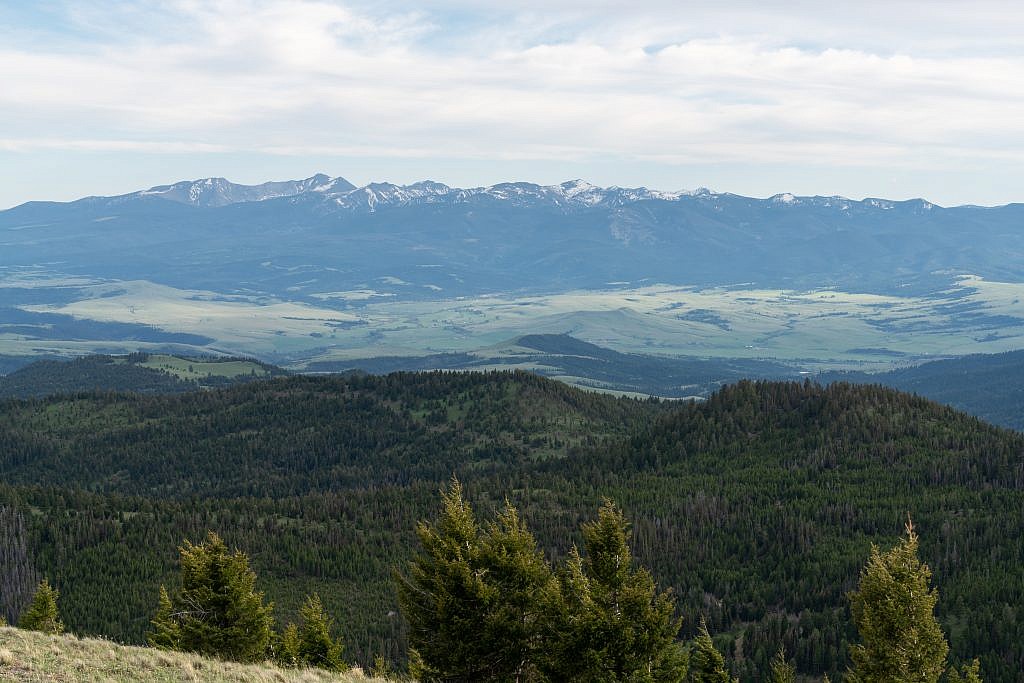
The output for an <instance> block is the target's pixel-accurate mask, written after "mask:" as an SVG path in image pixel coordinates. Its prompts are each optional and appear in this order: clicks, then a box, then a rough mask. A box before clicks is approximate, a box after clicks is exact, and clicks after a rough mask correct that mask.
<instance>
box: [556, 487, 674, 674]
mask: <svg viewBox="0 0 1024 683" xmlns="http://www.w3.org/2000/svg"><path fill="white" fill-rule="evenodd" d="M628 533H629V524H628V522H627V521H626V519H625V517H624V516H623V514H622V512H621V511H619V510H618V509H617V508H616V507H615V505H614V504H613V503H611V502H610V501H606V502H605V504H604V505H603V506H602V507H601V509H600V510H599V511H598V518H597V520H596V521H593V522H589V523H587V524H584V526H583V538H584V548H585V550H586V557H585V558H581V557H580V554H579V552H578V551H577V550H576V548H573V549H572V551H571V552H570V554H569V559H568V560H567V561H566V564H565V566H564V567H563V568H562V569H561V571H560V572H559V577H558V581H557V582H556V584H555V586H556V588H557V592H556V594H554V595H552V596H551V599H552V603H551V605H552V608H553V609H552V610H551V612H552V614H551V619H550V621H549V629H550V632H549V634H548V636H549V637H548V640H549V643H550V644H549V645H548V646H547V648H546V654H547V655H548V656H547V657H545V658H544V661H543V664H542V669H543V670H544V673H545V674H546V675H547V676H548V677H549V678H550V679H551V680H557V681H581V682H582V681H598V680H600V681H610V682H611V681H636V682H640V681H652V682H653V681H658V682H662V681H664V682H665V683H669V682H672V683H676V682H679V681H682V680H683V679H684V678H685V676H686V669H687V657H686V653H685V651H684V650H683V648H682V645H681V644H680V643H678V642H677V641H676V639H675V638H676V634H677V633H678V632H679V627H680V624H681V620H679V619H674V618H673V611H674V603H673V601H672V599H671V597H670V596H669V593H668V592H667V591H666V592H663V593H658V592H657V588H656V586H655V584H654V579H653V578H652V577H651V575H650V573H649V572H647V570H645V569H643V568H637V567H635V566H634V564H635V563H634V561H633V556H632V553H631V552H630V549H629V546H628V544H627V542H626V540H627V536H628Z"/></svg>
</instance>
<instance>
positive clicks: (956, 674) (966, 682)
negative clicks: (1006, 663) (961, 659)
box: [946, 659, 981, 683]
mask: <svg viewBox="0 0 1024 683" xmlns="http://www.w3.org/2000/svg"><path fill="white" fill-rule="evenodd" d="M980 668H981V664H980V663H979V662H978V660H977V659H975V660H974V661H973V662H971V663H970V664H969V665H968V664H965V665H964V666H962V667H961V668H960V669H959V670H958V669H957V668H956V667H952V666H951V667H949V671H948V672H947V675H946V680H947V681H948V683H981V673H980V672H979V669H980Z"/></svg>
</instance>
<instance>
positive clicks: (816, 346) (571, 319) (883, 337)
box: [0, 274, 1024, 369]
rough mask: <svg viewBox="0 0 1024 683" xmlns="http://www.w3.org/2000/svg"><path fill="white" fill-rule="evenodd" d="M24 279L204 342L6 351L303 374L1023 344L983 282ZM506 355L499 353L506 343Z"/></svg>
mask: <svg viewBox="0 0 1024 683" xmlns="http://www.w3.org/2000/svg"><path fill="white" fill-rule="evenodd" d="M15 284H16V285H17V287H18V288H20V289H19V291H21V292H24V291H31V292H32V293H33V295H34V297H35V299H36V300H45V299H46V298H47V297H46V293H47V291H49V290H55V289H57V288H60V289H61V292H62V293H63V294H64V295H65V299H64V300H60V301H57V295H56V294H55V295H54V296H53V297H51V298H52V299H53V302H46V303H31V304H22V305H20V306H17V310H19V311H22V312H24V313H26V314H35V315H41V316H42V315H47V316H62V318H61V319H64V318H67V319H73V320H75V321H88V322H91V323H95V324H108V325H110V324H132V325H137V326H143V327H142V328H141V329H143V330H154V331H156V332H160V333H164V334H179V335H182V334H193V335H203V337H205V338H207V339H208V340H209V341H208V342H207V343H192V344H188V343H180V341H176V338H173V337H172V338H170V341H161V339H160V338H159V337H154V339H153V340H152V341H146V340H145V337H144V336H143V337H142V338H141V339H140V335H137V334H135V335H131V334H129V335H127V336H128V337H131V338H124V339H105V340H89V339H78V338H69V339H53V338H44V337H43V336H42V335H36V334H32V332H31V329H27V327H26V326H25V325H21V326H19V327H18V328H17V330H14V331H11V330H5V329H4V328H5V327H13V326H5V325H2V324H0V349H2V353H3V355H39V354H44V353H56V354H80V353H86V352H93V351H102V352H107V353H117V352H125V351H130V350H138V349H143V350H145V349H149V350H154V351H157V350H163V349H169V350H173V351H175V352H178V353H183V352H190V353H192V354H196V353H229V354H237V355H253V356H257V357H260V358H266V359H270V360H273V361H274V362H277V363H279V364H285V365H291V366H292V367H299V368H301V367H303V366H305V365H306V364H307V363H309V362H314V361H338V360H346V359H354V358H367V357H373V356H385V355H389V356H421V355H427V354H432V353H445V352H462V353H466V352H469V353H479V354H481V355H482V356H484V357H494V353H495V352H494V349H495V348H496V347H500V346H501V345H502V344H503V343H505V342H507V341H508V340H510V339H514V338H516V337H517V336H520V335H523V334H570V335H572V336H574V337H577V338H580V339H584V340H586V341H589V342H592V343H595V344H598V345H601V346H606V347H609V348H612V349H615V350H618V351H623V352H630V353H643V354H653V355H661V356H684V357H719V358H776V359H780V360H786V361H791V362H794V363H797V364H803V365H806V366H807V367H808V368H820V367H860V368H877V369H881V368H885V367H887V366H890V365H892V364H893V363H896V364H906V363H911V362H918V361H923V360H928V359H933V358H941V357H948V356H957V355H963V354H969V353H998V352H1001V351H1007V350H1012V349H1016V348H1021V347H1024V303H1022V301H1024V284H1021V283H1004V282H990V281H986V280H983V279H981V278H978V277H973V276H972V277H963V278H960V279H959V280H958V281H956V282H955V283H954V284H952V285H951V286H950V287H949V288H948V289H946V290H942V291H937V292H934V293H932V294H930V295H920V294H914V295H907V296H896V295H880V294H865V293H855V292H843V291H838V290H834V289H822V290H812V291H790V290H780V289H760V288H754V287H750V286H745V285H736V286H732V287H716V288H710V289H698V288H695V287H687V286H678V285H667V284H649V285H645V286H629V287H626V286H618V287H609V288H608V289H604V290H585V291H574V292H565V293H553V294H547V295H530V296H520V295H516V294H514V293H511V294H495V295H486V296H476V297H460V298H455V299H437V300H429V301H424V300H411V299H402V298H401V297H400V296H393V297H390V298H387V297H382V296H380V297H372V298H367V297H366V296H365V292H362V291H359V292H351V293H345V292H329V293H323V294H317V295H313V296H312V297H310V298H307V299H305V300H294V301H283V300H279V299H273V298H268V297H260V296H254V295H242V294H230V295H226V294H218V293H216V292H205V291H195V290H181V289H175V288H172V287H168V286H165V285H157V284H154V283H150V282H146V281H117V282H102V283H98V282H94V281H93V282H84V283H83V282H78V281H76V282H75V283H74V296H67V295H66V292H67V288H68V280H67V278H65V277H63V276H60V275H58V274H55V275H54V276H53V279H52V280H47V279H45V278H42V277H39V278H36V279H32V280H25V279H24V278H23V277H22V279H20V280H18V281H16V282H14V281H12V282H7V281H4V280H0V290H2V289H3V288H4V287H12V286H14V285H15ZM26 288H27V289H26ZM349 295H351V296H349ZM9 298H10V297H8V299H9ZM133 329H135V328H129V330H133ZM154 334H155V333H154ZM489 349H490V350H489ZM496 360H497V361H498V362H499V363H500V352H498V357H497V358H496Z"/></svg>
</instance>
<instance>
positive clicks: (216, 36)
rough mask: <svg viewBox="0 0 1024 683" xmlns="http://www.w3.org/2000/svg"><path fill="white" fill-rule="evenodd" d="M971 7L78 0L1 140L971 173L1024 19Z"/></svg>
mask: <svg viewBox="0 0 1024 683" xmlns="http://www.w3.org/2000/svg"><path fill="white" fill-rule="evenodd" d="M963 5H965V3H944V2H933V3H910V2H899V1H897V2H895V3H887V4H885V5H882V4H877V3H873V2H867V3H863V4H858V8H859V9H858V10H857V11H858V12H859V14H858V15H857V18H859V21H853V22H852V23H851V22H850V21H849V19H850V18H851V16H853V15H851V14H850V12H851V10H848V9H834V8H833V9H830V10H823V11H821V12H819V13H818V15H815V14H814V12H813V11H811V10H812V9H813V8H812V7H811V6H810V5H807V4H803V3H791V4H790V5H788V6H785V7H782V6H775V7H774V9H773V8H770V7H769V8H766V7H767V6H766V5H764V4H763V3H762V4H759V5H754V4H750V5H743V4H739V3H724V4H723V3H715V4H711V3H704V2H694V3H692V5H690V6H688V11H680V10H679V9H678V8H679V5H678V3H676V2H655V3H640V4H639V5H638V6H637V7H635V8H634V9H633V11H631V12H628V13H625V12H622V11H619V10H618V9H617V7H618V3H610V2H609V3H601V2H598V3H596V4H595V3H591V2H587V3H580V2H566V3H562V4H561V6H560V9H559V10H557V11H550V10H549V11H546V12H545V10H544V5H542V4H541V3H539V2H537V3H533V2H520V3H515V4H513V5H503V6H502V7H503V8H502V9H501V10H500V12H499V11H498V10H493V9H488V10H481V9H480V5H479V4H477V3H459V2H447V3H444V2H442V3H438V2H434V3H428V4H426V5H419V6H417V7H412V6H411V5H407V4H405V3H392V4H390V5H386V6H385V7H386V10H385V11H383V12H382V11H380V10H375V9H373V8H372V7H370V6H369V5H360V4H349V5H344V4H338V3H333V2H326V1H295V2H292V1H288V2H286V1H283V0H223V1H221V2H216V3H207V2H198V1H196V0H179V1H178V2H172V3H169V4H166V3H165V4H162V5H155V4H153V5H151V4H145V3H143V4H136V5H120V6H119V7H120V9H119V10H116V11H111V9H110V6H109V4H108V3H99V4H96V5H87V4H86V5H83V4H81V3H75V4H73V5H71V7H72V8H73V13H72V14H71V15H70V19H69V21H71V22H72V28H73V29H74V31H64V32H63V33H56V32H55V33H53V34H52V35H51V36H50V40H48V41H46V42H45V43H40V42H39V41H29V40H27V38H26V39H25V40H20V41H19V40H17V39H15V40H12V41H10V43H8V47H6V48H4V49H0V64H3V68H4V74H5V75H4V82H3V87H2V88H0V126H2V129H3V130H4V131H5V133H4V138H5V139H3V140H0V150H6V151H18V152H23V153H28V152H30V151H31V150H33V149H58V148H60V147H61V146H62V145H63V146H65V147H66V148H67V149H69V150H76V149H78V150H81V149H97V150H108V151H122V152H128V151H132V152H138V153H180V152H193V153H204V152H207V153H225V152H257V153H266V154H274V155H290V154H292V155H306V154H310V153H320V154H325V153H334V154H336V155H339V156H346V157H352V158H357V159H358V158H360V157H378V158H379V157H393V158H396V159H400V158H403V157H409V158H420V159H423V158H428V159H429V158H431V157H435V158H438V159H467V160H485V159H499V160H501V159H506V160H510V159H535V160H537V161H538V162H543V161H545V160H564V159H566V158H569V159H575V160H578V161H581V162H585V161H586V160H587V159H616V158H621V159H628V160H641V161H647V162H650V163H657V164H701V163H706V164H712V163H718V164H729V163H739V162H744V163H772V164H787V163H792V164H814V163H817V164H820V163H822V162H823V161H826V162H827V163H828V164H833V165H839V166H843V165H845V166H863V167H872V166H875V167H885V168H889V169H891V168H897V169H911V170H913V169H920V168H928V167H930V166H933V165H935V164H940V163H955V164H960V165H961V166H962V167H963V168H964V169H976V168H978V167H979V166H980V167H984V165H985V164H986V163H988V161H990V160H992V159H1004V160H1005V159H1007V158H1010V159H1012V158H1013V156H1014V155H1020V154H1022V153H1024V55H1022V54H1021V53H1020V51H1019V50H1017V51H1016V52H1014V51H1013V50H1012V49H996V48H998V46H1000V45H1004V44H1005V45H1012V43H1010V42H1009V41H1010V34H1011V33H1012V32H1013V31H1016V30H1018V29H1021V28H1022V26H1021V24H1022V21H1021V18H1020V17H1019V16H1016V14H1015V13H1013V12H1008V11H1004V12H1003V14H1002V16H1001V17H1000V19H999V21H998V24H997V23H996V21H995V18H994V17H993V16H986V15H985V12H986V11H989V10H994V7H995V5H993V4H990V3H986V2H979V3H977V4H974V3H972V4H971V6H972V7H974V8H975V12H974V13H971V14H969V15H968V14H965V13H964V12H963V11H962V6H963ZM780 7H781V9H780ZM1004 7H1005V6H1004ZM843 22H845V23H843ZM915 22H916V23H915ZM982 28H989V29H992V30H990V31H989V35H988V40H987V41H986V40H985V36H984V35H982V30H981V29H982ZM15 33H17V32H15ZM25 35H26V36H27V35H28V34H27V33H26V34H25ZM802 36H810V38H803V37H802ZM943 41H945V44H946V45H948V46H950V47H949V50H948V51H946V52H944V51H943V50H941V49H940V48H941V45H942V44H943ZM993 46H995V47H993ZM167 180H173V179H172V178H169V179H167ZM837 189H841V188H837Z"/></svg>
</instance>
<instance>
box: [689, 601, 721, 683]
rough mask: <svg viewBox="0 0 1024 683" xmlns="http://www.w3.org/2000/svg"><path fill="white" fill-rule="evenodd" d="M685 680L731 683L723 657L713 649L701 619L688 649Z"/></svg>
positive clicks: (705, 682)
mask: <svg viewBox="0 0 1024 683" xmlns="http://www.w3.org/2000/svg"><path fill="white" fill-rule="evenodd" d="M686 680H687V681H689V682H690V683H732V679H731V678H729V674H728V673H727V672H726V671H725V657H723V656H722V653H721V652H719V651H718V650H717V649H716V648H715V643H714V641H712V640H711V634H710V633H708V625H707V622H706V621H704V618H703V617H701V620H700V628H699V629H698V630H697V637H696V638H695V639H694V641H693V644H692V647H691V648H690V675H689V678H687V679H686Z"/></svg>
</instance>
